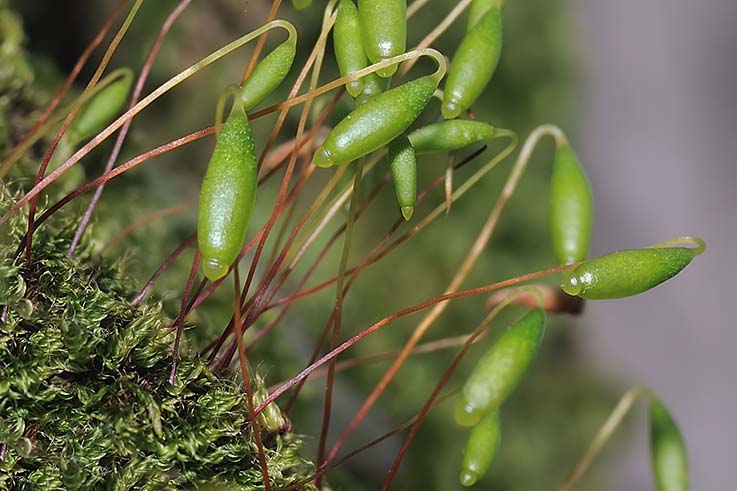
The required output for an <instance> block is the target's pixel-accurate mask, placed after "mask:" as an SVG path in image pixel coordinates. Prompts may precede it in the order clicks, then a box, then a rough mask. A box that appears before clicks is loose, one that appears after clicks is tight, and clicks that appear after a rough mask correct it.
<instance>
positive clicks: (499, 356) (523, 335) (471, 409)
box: [455, 308, 545, 426]
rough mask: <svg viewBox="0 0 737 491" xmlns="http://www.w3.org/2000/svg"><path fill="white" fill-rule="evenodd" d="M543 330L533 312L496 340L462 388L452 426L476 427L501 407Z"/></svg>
mask: <svg viewBox="0 0 737 491" xmlns="http://www.w3.org/2000/svg"><path fill="white" fill-rule="evenodd" d="M544 327H545V314H543V311H542V310H541V309H539V308H538V309H533V310H530V311H529V312H528V313H527V314H525V315H524V316H523V317H522V318H521V319H520V320H518V321H517V322H516V323H515V324H513V325H512V326H511V327H510V328H509V329H507V330H506V331H505V332H504V333H503V334H502V335H501V336H500V337H499V339H497V341H496V342H495V343H494V344H493V345H492V346H491V348H490V349H489V350H488V351H487V352H486V353H485V354H484V355H483V356H482V357H481V358H480V359H479V361H478V363H477V364H476V367H475V368H474V369H473V371H472V372H471V375H470V376H469V377H468V380H467V381H466V384H465V385H464V386H463V390H462V391H461V396H460V397H459V399H458V404H457V405H456V411H455V420H456V423H458V424H459V425H461V426H473V425H476V424H478V422H479V421H480V420H481V418H482V417H484V416H485V415H486V414H488V413H489V412H491V411H494V410H496V409H498V408H499V407H500V406H501V405H502V403H503V402H504V401H505V400H506V399H507V397H508V396H509V395H510V394H511V393H512V391H513V390H514V389H515V388H516V387H517V384H518V383H519V381H520V379H521V378H522V376H523V375H524V374H525V372H526V371H527V369H528V367H529V366H530V364H531V363H532V360H533V359H534V358H535V354H536V353H537V350H538V347H539V346H540V340H541V339H542V335H543V329H544Z"/></svg>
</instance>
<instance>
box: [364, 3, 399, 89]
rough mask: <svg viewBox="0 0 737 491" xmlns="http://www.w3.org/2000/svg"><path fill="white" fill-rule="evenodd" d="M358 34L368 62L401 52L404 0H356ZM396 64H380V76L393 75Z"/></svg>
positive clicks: (376, 61)
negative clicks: (359, 24) (359, 27)
mask: <svg viewBox="0 0 737 491" xmlns="http://www.w3.org/2000/svg"><path fill="white" fill-rule="evenodd" d="M358 15H359V17H360V19H361V37H362V38H363V46H364V48H365V49H366V55H367V56H368V59H369V60H370V61H371V63H378V62H380V61H381V60H384V59H386V58H391V57H393V56H398V55H401V54H402V53H404V50H405V49H406V47H407V2H406V0H358ZM396 71H397V65H391V66H388V67H386V68H382V69H381V70H379V71H378V72H376V73H378V74H379V76H380V77H383V78H387V77H391V76H392V75H394V72H396Z"/></svg>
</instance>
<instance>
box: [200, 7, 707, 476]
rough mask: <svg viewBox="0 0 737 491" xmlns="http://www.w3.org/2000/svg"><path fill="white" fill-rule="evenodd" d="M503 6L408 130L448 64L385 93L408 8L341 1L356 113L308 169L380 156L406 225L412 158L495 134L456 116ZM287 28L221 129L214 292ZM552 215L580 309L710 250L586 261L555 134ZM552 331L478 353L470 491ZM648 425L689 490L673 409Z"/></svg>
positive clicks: (579, 211)
mask: <svg viewBox="0 0 737 491" xmlns="http://www.w3.org/2000/svg"><path fill="white" fill-rule="evenodd" d="M300 6H301V7H305V6H306V5H300ZM503 7H504V2H503V1H502V0H474V1H473V2H472V3H471V7H470V12H469V17H468V24H467V32H466V34H465V37H464V38H463V40H462V42H461V44H460V45H459V47H458V49H457V51H456V53H455V55H454V56H453V58H452V61H451V63H450V65H449V67H448V68H447V75H448V76H447V79H446V82H445V85H444V89H443V92H442V94H441V97H442V106H441V112H442V116H443V120H441V121H439V122H435V123H432V124H429V125H427V126H423V127H420V128H418V129H414V130H410V127H411V126H412V125H413V123H414V122H415V121H416V120H417V119H418V117H419V116H420V115H421V113H422V112H423V111H424V110H425V108H426V106H427V105H428V103H429V101H430V100H431V98H432V97H433V95H436V94H437V93H438V87H439V85H440V82H441V81H442V79H443V78H444V76H445V74H446V67H445V60H444V58H443V57H442V55H440V54H439V53H437V52H434V53H436V55H433V54H432V53H430V56H433V57H434V58H435V59H436V61H437V62H438V68H437V70H436V71H435V72H434V73H432V74H430V75H426V76H423V77H419V78H417V79H414V80H411V81H408V82H404V83H401V84H399V85H396V86H394V87H392V88H388V87H389V85H390V82H391V78H392V76H394V75H395V73H396V71H397V65H398V64H399V63H400V62H402V61H407V60H408V58H406V57H403V54H404V53H405V49H406V32H407V28H406V17H407V15H406V2H405V0H381V1H375V0H358V2H357V4H356V3H354V1H353V0H340V2H339V5H338V9H337V15H336V20H335V25H334V31H333V32H334V36H333V40H334V51H335V56H336V60H337V63H338V67H339V70H340V74H341V76H342V77H347V78H348V82H347V83H346V90H347V92H348V93H349V94H350V95H351V96H352V97H353V98H354V100H355V104H356V107H355V109H354V110H353V111H352V112H350V113H349V114H348V115H347V116H346V117H345V118H344V119H343V120H341V121H340V122H339V123H338V124H336V125H335V127H334V128H333V129H332V130H331V131H330V132H329V133H328V135H327V136H326V138H325V140H324V142H323V143H322V145H321V146H320V147H319V148H318V149H317V150H316V151H315V154H314V157H313V159H312V163H313V164H314V165H315V166H317V167H324V168H327V167H333V166H339V165H345V164H348V163H350V162H354V161H356V160H357V159H360V158H361V157H364V156H366V155H368V154H369V153H372V152H374V151H377V150H379V149H381V148H384V147H386V148H387V156H386V160H388V163H389V167H390V168H391V171H392V177H393V182H394V187H395V194H396V199H397V202H398V205H399V208H400V211H401V213H402V215H403V216H404V218H405V219H406V220H410V219H411V217H412V214H413V211H414V205H415V200H416V194H417V193H416V189H417V184H416V183H417V160H416V156H417V155H418V154H422V153H428V152H439V151H446V152H447V151H454V150H457V149H461V148H463V147H466V146H469V145H472V144H474V143H478V142H483V141H486V140H489V139H491V138H492V137H493V136H494V135H495V132H496V131H497V130H496V128H495V127H494V126H492V125H490V124H488V123H485V122H481V121H476V120H472V119H457V118H458V117H459V116H460V115H461V114H463V113H465V112H466V111H467V110H468V109H469V108H471V106H472V105H473V104H474V103H475V102H476V100H477V99H478V97H479V96H480V95H481V93H482V92H483V90H484V89H485V87H486V86H487V84H488V83H489V81H490V80H491V78H492V75H493V73H494V70H495V68H496V65H497V62H498V60H499V56H500V53H501V47H502V11H503ZM288 30H289V38H288V39H287V41H285V42H284V43H282V44H281V45H280V46H279V47H277V48H276V49H275V50H274V51H272V52H271V53H270V54H269V55H267V56H266V57H265V58H264V59H263V60H262V61H261V62H259V64H258V65H257V66H256V68H255V70H254V72H253V73H252V75H251V76H250V77H249V78H248V79H247V80H246V81H245V82H244V84H242V85H241V86H239V87H233V88H231V89H229V90H228V91H227V94H235V100H234V103H233V107H232V109H231V112H230V114H229V115H228V117H227V118H225V122H224V123H223V124H222V125H220V124H218V125H217V126H218V130H217V142H216V145H215V149H214V152H213V154H212V158H211V161H210V164H209V166H208V169H207V173H206V175H205V178H204V181H203V184H202V188H201V195H200V201H199V210H198V243H199V248H200V252H201V253H202V258H203V263H202V264H203V272H204V274H205V275H206V276H207V277H208V278H209V279H210V280H213V281H214V280H217V279H219V278H222V277H223V276H225V275H226V274H227V272H228V269H229V268H230V266H231V265H232V264H233V262H234V261H235V259H236V257H237V255H238V252H239V251H240V249H241V247H242V244H243V241H244V238H245V235H246V230H247V227H248V222H249V219H250V215H251V212H252V210H253V205H254V201H255V197H256V187H257V186H256V182H257V172H258V169H257V160H256V156H255V147H254V142H253V138H252V135H251V130H250V127H249V123H248V117H247V115H246V111H247V110H249V109H250V108H252V107H254V106H255V105H256V104H258V103H259V102H260V101H262V100H263V99H264V98H265V97H266V96H267V95H268V94H270V93H271V92H272V91H273V90H274V89H275V88H276V87H278V85H279V84H280V83H281V82H282V81H283V80H284V78H285V77H286V75H287V73H288V72H289V70H290V68H291V65H292V62H293V60H294V56H295V49H296V33H295V31H294V30H293V28H288ZM428 51H434V50H428ZM370 64H373V65H370ZM357 73H359V75H360V76H359V75H355V74H357ZM227 94H224V95H227ZM219 107H220V108H222V103H221V104H219ZM218 113H222V110H221V109H219V110H218ZM218 119H219V118H218ZM220 126H221V127H220ZM548 214H549V228H550V233H551V241H552V249H553V252H554V253H555V255H556V257H557V259H558V261H559V262H560V264H561V265H562V266H568V268H567V270H566V271H565V272H564V279H563V283H562V285H561V287H562V289H563V290H564V291H565V292H566V293H567V294H569V295H573V296H578V297H580V298H583V299H610V298H621V297H626V296H630V295H636V294H638V293H641V292H643V291H646V290H648V289H650V288H653V287H655V286H656V285H658V284H660V283H662V282H663V281H665V280H667V279H669V278H671V277H673V276H674V275H676V274H677V273H678V272H679V271H681V270H682V269H683V268H684V267H685V266H686V265H687V264H688V263H689V262H690V261H691V260H692V259H693V258H694V257H695V256H696V255H698V254H700V253H701V252H703V250H704V243H703V241H701V240H700V239H697V238H692V237H683V238H678V239H673V240H671V241H668V242H664V243H661V244H656V245H654V246H650V247H647V248H643V249H630V250H622V251H618V252H614V253H611V254H608V255H605V256H601V257H598V258H595V259H590V260H588V259H587V255H588V249H589V242H590V235H591V227H592V217H593V205H592V194H591V189H590V185H589V181H588V179H587V177H586V175H585V173H584V171H583V168H582V166H581V164H580V162H579V159H578V158H577V156H576V154H575V152H574V151H573V149H572V148H571V147H570V145H569V143H568V142H567V140H566V139H565V137H562V136H561V135H559V136H558V137H556V152H555V158H554V162H553V172H552V176H551V185H550V201H549V207H548ZM687 244H691V245H694V244H695V247H689V246H687ZM544 323H545V314H544V312H543V310H542V309H541V308H535V309H532V310H530V311H529V312H528V313H526V314H525V315H524V316H523V317H522V318H521V319H520V320H519V321H518V322H516V323H515V324H514V325H512V326H511V327H510V328H509V329H508V330H507V331H505V332H504V333H503V334H502V335H501V336H500V337H499V338H498V339H497V340H496V341H495V342H494V343H493V345H492V346H491V347H490V349H489V350H488V351H487V352H486V353H485V354H484V355H482V356H481V358H480V359H479V361H478V364H477V366H476V368H475V369H474V370H473V372H472V373H471V375H470V377H469V378H468V380H467V381H466V383H465V385H464V387H463V390H462V392H461V396H460V399H459V401H458V406H457V411H456V422H457V423H458V424H459V425H461V426H464V427H472V429H471V432H470V435H469V438H468V442H467V445H466V448H465V451H464V454H463V457H462V460H461V471H460V481H461V483H462V484H463V485H464V486H470V485H473V484H474V483H476V482H477V481H478V480H479V479H480V478H481V477H482V476H483V475H484V474H485V473H486V472H487V471H488V469H489V467H490V465H491V463H492V461H493V459H494V455H495V453H496V451H497V447H498V446H499V442H500V413H499V408H500V407H501V405H502V404H503V402H504V401H505V400H506V399H507V398H508V396H509V395H510V394H511V393H512V391H513V390H514V388H515V387H516V386H517V385H518V383H519V381H520V379H521V377H522V376H523V375H524V373H525V372H526V371H527V369H528V367H529V366H530V364H531V363H532V361H533V360H534V358H535V354H536V352H537V350H538V347H539V345H540V342H541V339H542V335H543V330H544ZM651 420H652V425H651V428H652V442H653V444H652V449H653V463H654V469H655V473H656V476H657V481H658V483H665V484H662V485H661V484H659V488H658V489H663V490H666V489H667V490H671V489H683V488H682V487H673V486H677V484H675V485H674V484H671V485H670V487H669V485H668V483H678V482H687V478H686V461H685V450H683V441H682V438H681V437H680V433H679V432H678V429H677V427H676V425H675V423H673V421H672V419H671V417H670V415H669V414H668V411H667V410H666V409H665V407H664V406H663V405H662V404H661V403H660V402H658V401H657V399H655V398H653V399H652V403H651ZM674 456H675V457H674ZM679 456H680V457H679Z"/></svg>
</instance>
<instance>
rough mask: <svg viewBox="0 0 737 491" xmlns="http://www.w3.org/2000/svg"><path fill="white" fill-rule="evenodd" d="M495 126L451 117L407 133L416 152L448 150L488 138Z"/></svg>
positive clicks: (492, 133) (494, 130)
mask: <svg viewBox="0 0 737 491" xmlns="http://www.w3.org/2000/svg"><path fill="white" fill-rule="evenodd" d="M494 133H496V128H495V127H493V126H492V125H490V124H487V123H484V122H482V121H473V120H469V119H452V120H446V121H440V122H438V123H433V124H429V125H427V126H423V127H422V128H418V129H416V130H415V131H413V132H412V133H410V134H409V136H408V138H409V141H410V142H412V147H414V149H415V152H416V153H418V154H419V153H426V152H442V151H446V152H450V151H453V150H459V149H461V148H464V147H467V146H469V145H473V144H474V143H478V142H481V141H486V140H490V139H491V137H493V136H494Z"/></svg>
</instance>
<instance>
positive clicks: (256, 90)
mask: <svg viewBox="0 0 737 491" xmlns="http://www.w3.org/2000/svg"><path fill="white" fill-rule="evenodd" d="M288 25H289V26H291V24H288ZM296 33H297V31H296V30H294V28H293V27H291V29H290V30H289V37H288V38H287V40H286V41H284V42H283V43H281V44H280V45H279V46H277V47H276V48H274V50H273V51H272V52H271V53H269V54H268V55H266V56H265V57H264V59H263V60H261V61H259V62H258V64H257V65H256V67H255V68H254V69H253V72H252V73H251V76H250V77H248V78H247V79H246V80H245V82H243V85H242V86H241V91H240V92H241V102H242V103H243V108H244V109H245V110H246V111H250V110H251V109H253V108H254V107H256V106H257V105H258V104H259V103H260V102H261V101H263V100H264V99H266V97H268V96H269V94H271V93H272V92H274V91H275V90H276V89H277V87H279V86H280V85H281V83H282V82H284V79H285V78H287V75H289V71H290V70H291V69H292V63H294V56H295V55H296V53H297V34H296Z"/></svg>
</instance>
